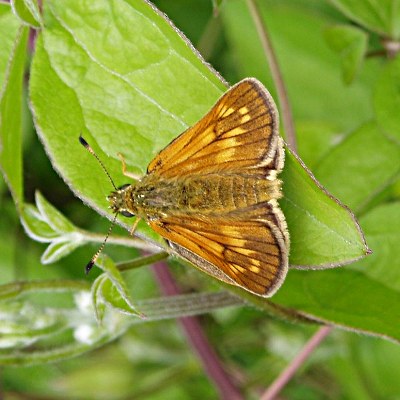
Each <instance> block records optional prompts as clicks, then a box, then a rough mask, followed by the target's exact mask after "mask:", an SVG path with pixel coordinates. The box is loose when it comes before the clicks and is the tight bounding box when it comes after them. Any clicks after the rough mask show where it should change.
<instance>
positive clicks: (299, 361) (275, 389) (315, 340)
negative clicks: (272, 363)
mask: <svg viewBox="0 0 400 400" xmlns="http://www.w3.org/2000/svg"><path fill="white" fill-rule="evenodd" d="M331 330H332V327H331V326H323V327H321V328H319V329H318V331H317V332H316V333H315V334H314V335H313V336H312V337H311V339H310V340H309V341H308V342H307V343H306V344H305V346H304V347H303V349H302V350H301V351H300V353H299V354H298V355H297V356H296V357H295V358H294V359H293V360H292V362H291V363H290V364H289V365H288V366H287V367H286V369H285V370H284V371H282V373H281V374H280V375H279V376H278V378H277V379H275V381H274V382H272V384H271V385H270V387H269V388H268V389H267V390H266V391H265V392H264V394H263V395H262V396H261V400H273V399H275V398H276V396H277V395H278V394H279V392H280V391H281V390H282V389H283V388H284V387H285V385H286V384H287V383H288V382H289V381H290V379H292V378H293V376H294V374H295V373H296V371H297V370H298V369H299V368H300V367H301V366H302V365H303V364H304V362H305V360H306V359H307V358H308V357H309V356H310V355H311V353H312V352H313V351H314V349H315V348H316V347H317V346H318V345H319V344H320V343H321V342H322V340H323V339H325V337H326V336H328V335H329V333H330V332H331Z"/></svg>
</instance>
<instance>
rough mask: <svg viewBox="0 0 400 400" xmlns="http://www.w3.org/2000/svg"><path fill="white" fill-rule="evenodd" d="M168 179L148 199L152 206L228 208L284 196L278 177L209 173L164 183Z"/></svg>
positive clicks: (180, 210)
mask: <svg viewBox="0 0 400 400" xmlns="http://www.w3.org/2000/svg"><path fill="white" fill-rule="evenodd" d="M167 182H168V181H167ZM167 182H164V185H163V186H164V187H163V188H159V189H160V190H158V191H157V193H154V192H153V193H152V194H151V195H150V197H149V198H148V199H147V200H148V202H149V205H151V206H157V205H159V206H160V207H163V208H164V211H169V212H174V213H175V212H178V213H185V212H190V213H192V212H199V213H215V212H218V211H221V212H222V211H223V212H229V211H233V210H237V209H240V208H245V207H248V206H251V205H255V204H258V203H261V202H265V201H269V200H271V199H277V198H279V197H281V195H280V181H278V180H276V179H275V180H273V181H271V180H268V179H259V178H249V177H246V176H241V175H217V174H215V175H213V174H209V175H204V176H193V177H186V178H185V179H182V180H173V181H170V184H169V185H168V184H167V185H165V184H166V183H167ZM166 205H167V207H166ZM166 208H167V209H166Z"/></svg>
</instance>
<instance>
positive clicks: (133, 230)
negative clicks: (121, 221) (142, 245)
mask: <svg viewBox="0 0 400 400" xmlns="http://www.w3.org/2000/svg"><path fill="white" fill-rule="evenodd" d="M140 220H141V218H139V217H136V219H135V222H134V223H133V225H132V228H131V230H130V231H129V233H130V235H131V236H133V234H134V233H135V231H136V228H137V226H138V224H139V222H140Z"/></svg>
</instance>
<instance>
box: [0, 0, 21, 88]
mask: <svg viewBox="0 0 400 400" xmlns="http://www.w3.org/2000/svg"><path fill="white" fill-rule="evenodd" d="M19 28H20V24H19V21H18V19H17V18H15V15H14V14H13V13H12V10H11V6H10V4H7V3H0V36H1V46H0V87H3V84H4V79H5V77H6V73H7V70H8V64H9V61H10V57H11V55H12V52H13V49H14V47H15V38H16V37H17V36H18V30H19Z"/></svg>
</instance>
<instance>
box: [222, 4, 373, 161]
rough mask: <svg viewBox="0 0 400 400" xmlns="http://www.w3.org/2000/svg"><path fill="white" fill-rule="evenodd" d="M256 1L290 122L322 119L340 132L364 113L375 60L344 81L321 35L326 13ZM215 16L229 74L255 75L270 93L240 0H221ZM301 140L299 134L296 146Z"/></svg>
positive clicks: (362, 118) (326, 23) (265, 69)
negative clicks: (226, 45)
mask: <svg viewBox="0 0 400 400" xmlns="http://www.w3.org/2000/svg"><path fill="white" fill-rule="evenodd" d="M316 3H321V4H322V2H315V3H314V6H315V5H316ZM258 5H259V8H260V10H261V16H262V18H263V21H265V24H266V27H267V29H268V32H270V36H271V38H270V39H271V41H272V45H273V47H274V52H275V53H276V55H277V57H278V62H279V67H280V69H281V72H282V75H283V78H284V81H285V86H286V88H287V92H288V95H289V100H290V102H291V104H290V106H291V109H292V110H293V115H294V118H295V123H296V126H297V124H298V123H301V122H303V121H307V122H314V123H321V122H323V123H324V124H327V123H329V124H330V125H331V126H332V128H335V129H336V131H339V132H340V131H343V130H345V131H348V130H349V129H350V130H351V129H354V128H355V127H357V126H358V125H360V124H361V123H363V122H364V121H365V120H366V119H367V118H370V116H371V112H372V106H371V102H370V90H371V89H370V86H371V82H374V80H375V76H376V70H377V64H375V63H374V62H371V61H370V62H368V63H366V64H365V65H364V68H363V69H362V71H360V76H359V77H358V79H357V80H356V81H354V82H353V84H352V85H350V86H348V85H345V84H344V82H343V80H342V79H341V76H340V74H339V73H338V69H337V67H336V65H337V64H338V57H337V56H336V54H334V53H333V52H332V51H331V50H330V49H329V48H328V46H327V45H326V41H324V40H321V32H323V31H324V30H325V29H326V27H327V26H329V25H331V24H332V18H331V16H330V15H329V13H326V12H325V13H324V12H321V13H320V12H316V11H315V9H314V8H313V7H312V6H310V7H300V6H299V5H298V3H297V2H294V1H285V2H284V4H282V3H281V2H274V1H268V2H266V1H259V2H258ZM221 18H222V22H223V27H224V33H225V36H226V38H227V42H228V43H229V57H230V59H229V65H232V66H231V68H234V69H235V70H236V71H237V74H236V75H234V76H235V77H236V76H237V75H239V76H243V77H244V76H256V77H257V78H258V79H260V80H261V81H262V82H263V83H264V84H265V85H266V87H267V88H268V90H270V91H271V93H272V95H273V96H274V94H275V91H274V87H275V83H274V82H273V80H272V78H271V75H270V73H269V66H268V62H267V60H266V59H265V58H264V57H262V56H261V54H263V48H262V45H261V42H260V38H259V37H258V34H257V31H256V29H255V27H254V21H253V20H252V18H251V16H250V14H249V10H248V7H247V6H246V2H245V1H242V0H229V1H227V2H225V4H224V6H223V7H222V8H221ZM228 72H230V70H228ZM274 97H275V98H276V96H274ZM355 110H356V111H355ZM301 141H302V139H301V137H300V136H299V140H298V142H299V145H301V143H300V142H301ZM299 148H300V146H299ZM299 154H300V155H301V153H299Z"/></svg>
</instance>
